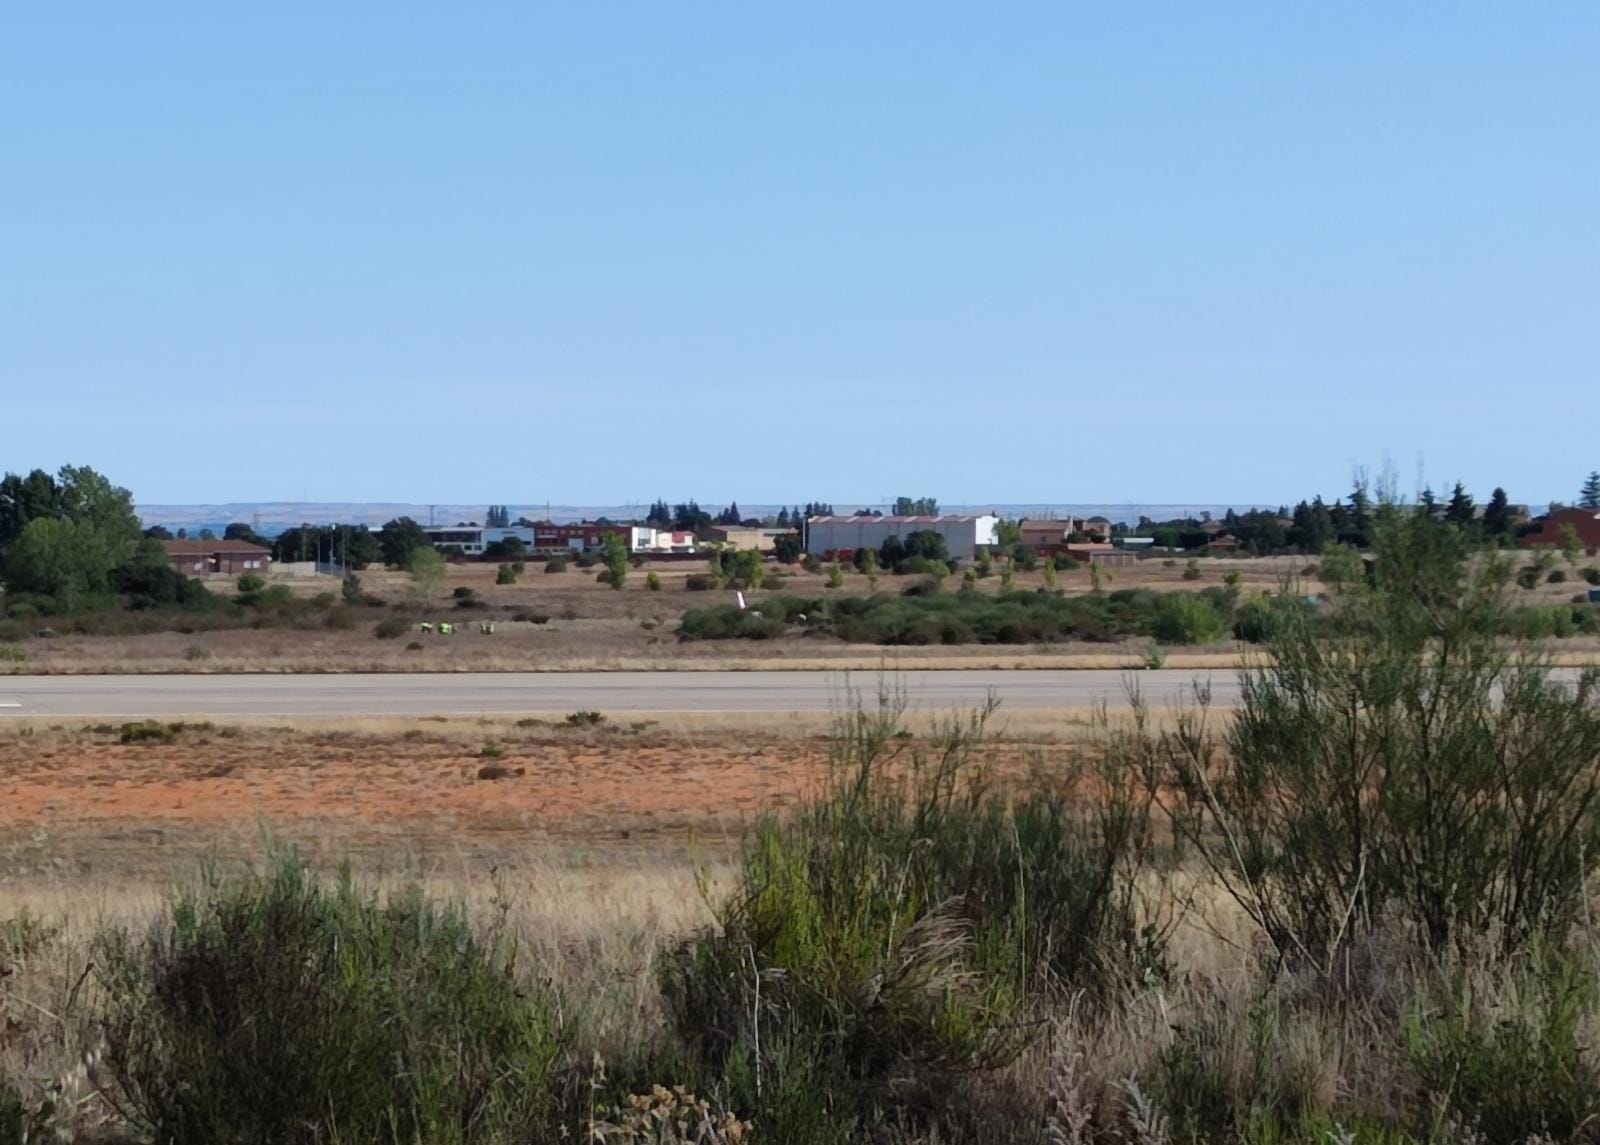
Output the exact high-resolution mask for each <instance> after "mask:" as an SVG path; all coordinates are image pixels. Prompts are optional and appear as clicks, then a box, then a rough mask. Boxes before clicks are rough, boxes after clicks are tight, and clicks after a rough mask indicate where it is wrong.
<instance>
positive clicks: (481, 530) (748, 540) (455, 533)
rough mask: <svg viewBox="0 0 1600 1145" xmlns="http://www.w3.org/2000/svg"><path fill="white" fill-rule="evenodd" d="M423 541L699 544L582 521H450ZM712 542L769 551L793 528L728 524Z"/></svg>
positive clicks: (591, 547) (652, 547)
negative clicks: (608, 540) (613, 538)
mask: <svg viewBox="0 0 1600 1145" xmlns="http://www.w3.org/2000/svg"><path fill="white" fill-rule="evenodd" d="M423 532H424V533H426V534H427V536H428V540H429V542H431V543H432V544H433V545H434V546H435V547H437V548H439V549H443V550H444V551H446V552H452V551H453V552H459V553H461V554H462V555H463V556H482V555H483V554H484V553H485V552H487V551H488V550H489V548H490V546H492V545H503V544H504V543H505V542H506V541H510V540H516V541H520V542H521V544H522V547H523V548H524V549H526V550H527V551H528V552H530V553H566V552H573V553H591V552H598V551H599V550H600V549H601V548H603V547H604V546H605V543H606V537H608V536H616V537H619V538H621V540H622V543H623V545H624V546H625V547H626V548H627V550H628V552H630V553H635V554H637V555H639V556H672V555H680V554H686V553H694V552H697V551H699V549H700V548H701V547H702V542H701V541H700V540H699V539H698V538H697V537H696V536H695V534H694V533H690V532H684V531H682V530H677V529H657V528H655V527H653V526H650V525H634V524H628V523H621V524H612V523H610V522H598V523H595V522H588V521H583V522H579V523H576V524H571V525H557V524H553V523H549V522H544V523H540V524H533V525H510V526H506V527H504V528H491V527H488V526H482V525H451V526H445V527H440V528H427V529H424V530H423ZM711 536H712V540H713V541H715V542H716V543H719V544H722V545H724V546H726V547H729V548H736V549H755V550H757V551H759V552H771V551H772V549H773V547H774V546H775V545H776V544H777V539H778V538H779V537H783V536H794V530H793V529H762V528H755V527H746V526H743V525H729V526H726V527H718V528H715V529H712V530H711Z"/></svg>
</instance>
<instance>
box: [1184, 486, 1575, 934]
mask: <svg viewBox="0 0 1600 1145" xmlns="http://www.w3.org/2000/svg"><path fill="white" fill-rule="evenodd" d="M1510 583H1511V572H1510V570H1509V568H1508V567H1507V565H1506V564H1505V563H1504V562H1503V561H1502V560H1501V559H1500V558H1499V557H1498V556H1497V555H1496V554H1493V553H1482V552H1476V551H1474V549H1473V548H1472V547H1471V546H1470V545H1469V543H1468V541H1467V540H1466V539H1464V537H1463V535H1462V533H1461V532H1460V531H1459V530H1456V529H1452V528H1449V527H1447V526H1446V525H1443V524H1441V523H1439V522H1435V521H1432V520H1430V519H1427V518H1426V517H1419V516H1418V515H1416V514H1412V513H1407V512H1402V511H1400V510H1399V509H1398V508H1396V507H1390V508H1387V509H1385V510H1383V511H1381V512H1380V513H1378V514H1377V516H1376V522H1375V525H1374V536H1373V560H1372V562H1371V565H1370V568H1369V570H1368V573H1367V575H1366V576H1365V577H1360V578H1356V579H1354V580H1352V581H1350V582H1348V583H1346V584H1344V585H1343V586H1341V588H1340V590H1339V591H1338V593H1337V595H1336V597H1335V599H1334V600H1333V601H1332V602H1330V605H1329V607H1328V608H1327V609H1323V610H1319V611H1321V612H1325V613H1326V615H1320V616H1318V617H1317V618H1316V619H1315V621H1314V622H1313V620H1312V617H1311V614H1310V612H1309V610H1304V609H1298V608H1291V609H1285V610H1283V611H1282V612H1281V613H1279V615H1278V616H1277V617H1276V618H1275V623H1274V624H1273V625H1272V626H1271V629H1270V631H1268V632H1267V633H1266V634H1265V635H1266V641H1265V644H1264V648H1265V650H1266V651H1267V652H1268V653H1269V654H1270V659H1269V660H1266V661H1264V662H1263V664H1262V665H1261V666H1259V667H1257V668H1254V669H1252V670H1249V671H1246V672H1244V673H1242V674H1241V682H1242V688H1243V696H1242V702H1241V704H1240V707H1239V709H1238V712H1237V715H1236V717H1235V719H1234V721H1233V724H1232V727H1231V730H1230V731H1229V733H1228V734H1227V737H1226V742H1225V743H1219V742H1218V741H1217V739H1216V737H1214V736H1212V735H1210V734H1209V733H1208V732H1206V731H1205V728H1204V713H1203V712H1200V713H1194V712H1191V713H1189V714H1188V715H1187V716H1186V717H1185V718H1183V719H1181V720H1180V721H1179V727H1178V729H1177V730H1176V731H1174V732H1171V733H1167V734H1164V735H1163V736H1162V737H1161V742H1160V747H1159V749H1158V751H1157V752H1156V755H1157V756H1159V760H1160V765H1159V767H1158V769H1157V773H1156V774H1155V775H1154V776H1153V780H1154V782H1153V786H1154V787H1155V788H1156V789H1158V790H1159V791H1160V792H1162V796H1161V798H1162V802H1163V806H1164V807H1165V808H1166V809H1167V810H1168V812H1169V813H1170V815H1171V822H1172V824H1173V826H1174V828H1175V831H1176V834H1177V836H1178V838H1179V839H1180V840H1183V841H1185V842H1186V843H1188V844H1189V845H1190V846H1192V847H1193V849H1194V851H1195V852H1196V853H1197V854H1198V855H1199V856H1200V857H1201V858H1202V859H1203V860H1204V861H1205V863H1206V864H1207V865H1208V866H1209V867H1210V868H1211V870H1212V871H1213V872H1214V873H1215V875H1216V876H1217V878H1218V879H1219V880H1220V881H1221V883H1222V884H1223V885H1224V886H1225V887H1226V889H1227V890H1228V892H1229V893H1231V894H1232V895H1233V897H1234V898H1235V899H1236V900H1237V901H1238V902H1239V903H1240V904H1241V905H1242V906H1243V907H1244V908H1245V909H1246V910H1247V911H1248V912H1249V914H1250V916H1251V917H1252V918H1253V919H1254V920H1255V921H1256V922H1257V923H1258V924H1259V925H1260V926H1261V927H1262V928H1263V929H1264V930H1265V932H1266V934H1267V935H1268V937H1269V938H1270V940H1271V942H1272V944H1273V946H1274V948H1275V950H1276V951H1277V953H1278V954H1279V955H1280V956H1283V957H1288V958H1292V959H1295V960H1299V961H1310V962H1311V963H1318V962H1321V963H1323V964H1330V959H1331V956H1332V954H1333V952H1334V951H1335V950H1336V949H1337V948H1339V947H1340V946H1341V944H1342V943H1344V942H1345V941H1347V940H1349V939H1352V938H1355V937H1358V936H1360V935H1362V934H1365V933H1370V932H1372V931H1374V930H1375V929H1376V928H1378V927H1379V926H1380V924H1381V923H1382V922H1383V921H1384V920H1385V919H1386V918H1391V917H1395V918H1399V919H1401V920H1403V921H1404V922H1405V923H1406V924H1407V925H1408V926H1411V927H1413V928H1414V929H1415V932H1416V933H1417V934H1418V936H1419V937H1420V939H1421V940H1422V941H1423V943H1424V945H1425V946H1426V947H1428V948H1429V949H1431V950H1434V951H1438V950H1442V949H1443V948H1445V947H1446V946H1449V945H1451V944H1456V945H1459V944H1461V943H1464V942H1468V941H1471V940H1473V939H1476V938H1478V937H1480V936H1485V935H1488V936H1493V938H1494V939H1495V941H1497V942H1498V943H1500V944H1501V946H1502V947H1503V948H1504V949H1511V948H1513V947H1515V946H1517V945H1518V944H1519V943H1520V942H1521V941H1522V940H1524V939H1526V938H1528V937H1530V936H1532V935H1535V934H1541V935H1546V936H1551V937H1560V936H1561V935H1563V934H1564V933H1565V932H1566V931H1567V929H1568V928H1569V927H1570V926H1571V924H1572V923H1573V922H1574V921H1575V919H1576V918H1577V916H1578V913H1579V912H1580V911H1581V909H1582V907H1583V904H1584V880H1585V877H1586V875H1588V874H1589V873H1590V872H1591V871H1592V870H1593V867H1594V864H1595V859H1596V856H1597V855H1600V814H1597V810H1600V809H1597V805H1596V795H1597V793H1600V776H1597V762H1600V704H1597V702H1596V701H1597V694H1600V693H1597V689H1596V684H1597V677H1596V676H1595V674H1594V673H1592V672H1585V673H1583V674H1581V676H1579V677H1578V678H1577V680H1576V681H1575V682H1572V683H1568V682H1567V681H1565V680H1563V679H1561V678H1560V677H1558V676H1557V675H1556V674H1555V673H1554V671H1553V669H1552V667H1551V665H1550V662H1549V660H1548V658H1547V656H1546V655H1545V654H1544V653H1543V652H1541V651H1540V650H1539V649H1538V648H1537V647H1536V646H1534V645H1532V644H1529V643H1527V642H1523V641H1517V640H1514V639H1513V640H1508V639H1506V638H1505V637H1503V636H1502V635H1501V634H1502V633H1504V632H1506V631H1507V630H1508V625H1507V623H1506V619H1507V615H1508V611H1509V609H1510V607H1511V606H1510V604H1509V603H1508V600H1509V598H1508V589H1509V586H1510ZM1313 625H1314V626H1313Z"/></svg>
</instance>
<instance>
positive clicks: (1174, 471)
mask: <svg viewBox="0 0 1600 1145" xmlns="http://www.w3.org/2000/svg"><path fill="white" fill-rule="evenodd" d="M242 7H243V6H241V5H198V4H196V5H186V6H184V7H183V8H181V9H180V8H179V7H177V6H174V5H166V4H151V5H134V4H101V5H94V6H88V5H76V4H68V3H62V4H35V5H26V6H18V7H14V8H12V9H11V10H10V11H9V12H8V14H7V16H6V20H5V29H4V33H3V35H0V156H3V161H0V162H3V166H0V171H3V177H0V422H3V427H0V469H22V468H26V467H32V466H35V465H39V466H45V467H47V468H54V467H56V466H58V465H60V464H61V463H63V462H68V461H72V462H78V463H87V464H92V465H94V466H96V467H98V468H100V469H102V470H103V471H105V472H107V473H109V474H110V475H112V476H113V477H115V478H116V479H117V480H119V481H120V482H122V483H123V484H126V485H128V486H130V487H131V488H133V490H134V491H135V493H136V495H137V496H138V497H139V499H140V500H141V501H145V502H171V501H185V502H189V501H223V500H230V499H298V498H300V497H301V496H302V495H306V496H309V497H310V498H311V499H313V500H345V499H363V500H380V499H381V500H415V501H468V502H470V501H474V500H483V501H489V500H495V501H502V500H503V501H511V502H519V501H544V500H546V499H549V500H552V501H556V502H563V501H565V502H569V503H570V502H581V503H590V504H594V503H606V502H615V501H624V500H649V499H650V498H652V497H654V496H656V495H658V494H659V495H662V496H666V497H668V498H669V499H672V498H682V497H687V496H691V495H693V496H696V497H698V498H700V499H701V500H703V501H717V500H720V499H724V498H727V497H733V496H736V497H738V498H740V499H741V500H744V501H747V502H761V501H776V500H789V501H794V500H806V499H809V498H812V497H826V498H835V499H838V500H841V501H848V500H854V499H872V498H876V497H877V496H878V495H879V494H880V493H890V494H893V493H897V492H905V493H910V494H922V493H931V494H933V495H936V496H938V497H939V498H940V499H941V500H943V501H945V502H946V503H955V502H978V501H1000V502H1004V501H1063V502H1066V501H1079V502H1087V501H1096V502H1106V501H1118V502H1120V501H1146V502H1149V501H1256V500H1265V501H1277V500H1285V499H1292V498H1295V497H1297V496H1299V495H1301V494H1302V493H1309V492H1312V491H1316V490H1322V491H1324V492H1327V493H1329V494H1332V493H1336V492H1342V491H1343V490H1344V489H1345V488H1346V486H1347V485H1348V478H1349V475H1350V473H1351V469H1352V466H1353V465H1356V464H1378V463H1381V461H1382V460H1383V458H1384V457H1385V456H1388V457H1389V458H1390V459H1391V460H1392V462H1393V464H1394V466H1395V468H1396V469H1397V470H1398V471H1399V473H1400V476H1401V478H1402V482H1403V483H1404V484H1405V485H1407V486H1409V485H1411V484H1412V483H1413V481H1414V478H1415V474H1416V472H1417V470H1418V459H1419V457H1420V458H1421V461H1422V465H1423V466H1424V467H1425V474H1426V478H1427V479H1428V480H1430V481H1431V482H1432V483H1433V485H1434V486H1435V487H1446V486H1448V484H1449V483H1450V482H1451V481H1453V480H1454V479H1456V478H1458V477H1460V478H1463V479H1465V480H1466V481H1467V482H1468V484H1469V486H1470V487H1471V488H1472V489H1473V491H1474V492H1475V493H1477V494H1478V495H1479V496H1480V498H1481V497H1484V496H1486V495H1487V494H1488V492H1489V487H1490V486H1492V485H1493V484H1495V483H1503V484H1504V485H1505V486H1506V487H1507V488H1508V490H1509V491H1510V492H1511V495H1512V498H1513V500H1537V499H1540V498H1549V497H1553V496H1563V495H1567V496H1570V495H1572V494H1573V493H1575V491H1576V488H1577V485H1578V483H1579V481H1580V480H1581V477H1582V475H1583V473H1585V472H1587V471H1588V470H1589V469H1591V468H1595V467H1600V433H1597V427H1600V146H1597V143H1600V66H1597V65H1596V61H1597V60H1600V8H1596V7H1595V6H1594V5H1593V4H1592V3H1589V2H1574V3H1566V4H1560V3H1554V4H1534V5H1511V4H1492V5H1491V4H1462V3H1448V4H1446V3H1440V4H1420V3H1419V4H1393V3H1371V4H1329V3H1259V4H1253V5H1240V4H1225V3H1212V4H1189V3H1183V4H1179V3H1173V4H1167V5H1155V4H1150V5H1131V4H1129V5H1124V4H1102V5H1094V6H1090V5H1083V4H1060V3H1050V4H1037V5H1028V4H972V3H957V4H940V3H929V2H927V0H919V2H916V3H904V4H888V3H883V4H849V5H843V4H841V5H823V4H794V5H787V6H784V7H786V8H787V9H788V10H787V11H786V12H779V11H777V10H776V9H777V8H778V6H777V5H769V4H748V3H743V4H726V5H717V6H712V5H700V4H691V3H672V4H567V5H562V6H559V8H558V7H557V6H536V5H530V4H507V5H503V6H496V5H489V4H485V5H477V6H466V5H459V6H440V5H433V6H429V7H428V8H424V7H422V6H420V5H419V6H404V5H399V4H393V3H385V4H370V5H358V4H338V5H332V4H317V5H299V4H274V5H257V6H254V8H255V10H254V11H253V12H252V13H250V14H248V15H246V14H243V13H242V12H241V9H242ZM446 8H448V9H449V11H448V12H447V13H445V12H444V11H443V10H444V9H446Z"/></svg>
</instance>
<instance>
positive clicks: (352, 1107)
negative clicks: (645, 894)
mask: <svg viewBox="0 0 1600 1145" xmlns="http://www.w3.org/2000/svg"><path fill="white" fill-rule="evenodd" d="M95 966H96V968H97V971H98V973H99V974H100V976H101V982H102V985H103V987H104V991H105V996H106V1012H105V1015H104V1030H105V1044H106V1058H105V1060H106V1065H107V1067H108V1069H109V1072H110V1074H111V1076H112V1077H113V1078H114V1079H115V1086H116V1091H117V1093H118V1103H119V1106H120V1107H121V1108H124V1109H126V1110H128V1111H129V1113H130V1114H131V1115H132V1117H133V1119H134V1121H135V1124H136V1125H137V1126H138V1127H139V1128H140V1129H141V1130H142V1131H143V1132H144V1133H146V1134H148V1136H150V1137H151V1138H154V1139H155V1140H160V1141H253V1142H262V1143H265V1142H269V1141H270V1142H305V1143H311V1142H319V1141H330V1140H337V1141H389V1142H396V1143H399V1142H414V1141H430V1142H432V1141H440V1142H460V1143H468V1142H500V1141H509V1140H532V1139H548V1131H549V1129H550V1128H551V1127H550V1126H548V1125H547V1124H546V1121H547V1118H548V1117H549V1116H550V1113H551V1111H552V1104H553V1103H552V1098H553V1092H552V1091H553V1071H554V1067H555V1064H556V1062H557V1059H558V1057H559V1055H560V1053H561V1050H562V1047H563V1045H564V1043H565V1039H566V1034H565V1031H564V1030H563V1028H562V1025H561V1022H560V1020H559V1018H558V1011H557V1010H556V1008H555V1007H554V1006H553V1005H552V1003H551V1001H550V999H549V998H548V997H547V995H546V994H545V992H544V991H542V990H541V989H540V988H539V987H537V986H535V985H533V984H532V983H529V982H524V981H521V980H519V979H518V977H517V976H516V975H515V973H514V971H513V968H512V961H511V955H510V951H509V948H508V947H507V945H506V944H505V942H504V941H503V940H502V939H501V938H500V937H499V936H498V935H496V934H493V933H491V934H489V935H487V936H479V935H477V934H474V933H473V931H472V930H471V928H470V927H469V926H468V925H467V922H466V919H465V917H464V915H463V913H462V911H461V910H460V909H459V908H456V907H444V908H440V907H437V906H434V905H433V904H431V903H429V902H428V901H426V900H425V899H424V898H423V897H422V895H421V893H420V892H419V891H416V890H412V891H408V892H402V893H398V894H394V895H391V896H390V897H389V898H388V900H387V901H380V900H379V898H378V897H377V896H376V895H374V894H369V893H366V892H363V891H361V890H360V889H358V888H357V887H356V886H354V885H353V884H352V882H351V881H350V878H349V876H348V874H346V875H344V876H342V877H341V878H340V879H339V880H338V881H337V882H335V883H332V884H327V883H324V882H323V881H321V880H319V879H318V878H316V877H315V876H314V875H312V874H311V873H310V872H308V871H307V870H306V869H305V867H304V866H303V865H302V864H301V863H300V861H299V860H298V859H297V858H296V857H294V856H293V855H292V854H291V855H285V856H277V857H274V859H273V860H272V862H271V865H270V867H269V869H268V870H267V871H266V872H265V873H264V874H259V875H248V876H244V877H240V878H236V879H229V880H225V879H222V878H221V877H219V876H217V875H216V874H214V873H213V874H211V875H209V876H208V877H207V878H206V879H205V881H204V882H203V884H202V885H201V886H200V887H199V888H198V889H196V890H194V891H191V892H188V893H185V894H183V895H182V896H181V897H180V898H178V899H177V900H176V901H175V902H174V903H173V904H172V906H171V909H170V911H169V912H168V913H167V915H166V916H165V917H163V918H162V919H160V920H159V921H158V922H157V923H156V924H155V925H154V926H153V927H152V928H151V930H150V931H149V933H148V934H147V935H145V936H144V937H143V938H136V937H134V936H131V935H129V934H127V933H125V932H120V931H113V932H110V933H107V934H105V935H103V936H102V937H101V938H100V939H99V940H98V942H97V943H96V949H95Z"/></svg>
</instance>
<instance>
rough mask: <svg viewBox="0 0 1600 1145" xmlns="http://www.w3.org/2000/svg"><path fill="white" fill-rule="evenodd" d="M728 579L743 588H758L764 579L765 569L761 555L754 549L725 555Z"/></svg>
mask: <svg viewBox="0 0 1600 1145" xmlns="http://www.w3.org/2000/svg"><path fill="white" fill-rule="evenodd" d="M727 566H728V576H729V579H730V580H731V581H732V582H733V583H734V584H735V585H739V586H741V587H744V588H760V587H761V582H762V581H763V580H765V579H766V569H765V567H764V566H763V565H762V563H761V554H760V553H758V552H756V551H755V550H754V549H740V550H739V551H737V552H732V553H728V554H727Z"/></svg>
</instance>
